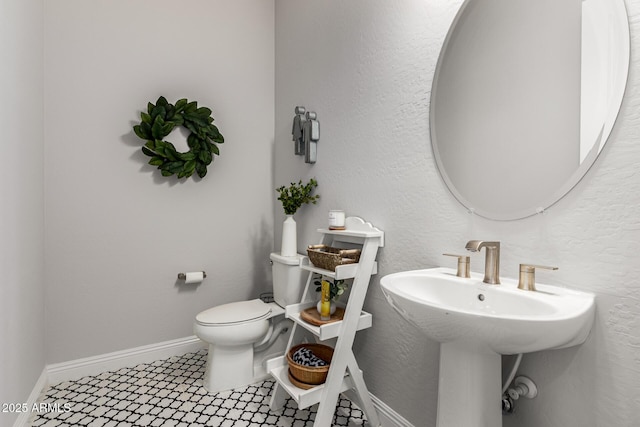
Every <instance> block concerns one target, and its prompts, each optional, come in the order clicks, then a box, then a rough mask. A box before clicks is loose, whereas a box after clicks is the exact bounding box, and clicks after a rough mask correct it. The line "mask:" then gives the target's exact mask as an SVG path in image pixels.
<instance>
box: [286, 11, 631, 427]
mask: <svg viewBox="0 0 640 427" xmlns="http://www.w3.org/2000/svg"><path fill="white" fill-rule="evenodd" d="M459 4H460V1H458V2H449V1H430V2H425V1H422V0H405V1H402V2H388V1H384V0H353V1H349V2H344V1H338V0H327V1H323V2H318V1H313V0H277V1H276V168H275V176H276V182H277V183H279V184H280V183H287V182H288V181H290V180H298V179H300V178H303V179H307V178H308V177H316V178H317V179H318V182H319V188H318V192H319V193H320V194H321V196H322V198H321V200H320V202H319V205H317V206H311V207H307V208H305V210H304V211H302V212H300V214H298V215H296V220H297V222H298V224H299V231H298V234H299V238H298V242H299V247H300V248H302V247H304V245H306V244H308V243H309V242H315V241H317V240H318V238H319V236H318V235H317V233H316V232H315V229H316V228H317V227H318V225H319V224H325V223H326V217H327V212H328V210H329V209H336V208H342V209H345V210H346V211H347V214H349V215H357V216H362V217H364V218H365V219H367V220H369V221H371V222H372V223H373V224H374V225H376V226H379V227H380V228H382V229H383V230H384V231H385V232H386V239H385V240H386V246H385V248H384V249H383V250H382V252H381V254H380V256H379V270H380V275H379V276H382V275H384V274H388V273H392V272H395V271H400V270H405V269H414V268H425V267H433V266H438V265H451V264H450V263H451V260H449V259H445V257H443V256H442V255H441V254H442V253H444V252H459V251H461V250H463V247H464V244H465V243H466V241H467V240H469V239H476V238H479V239H496V240H500V241H502V243H503V251H502V254H503V256H502V274H503V275H504V276H506V277H512V278H513V277H516V275H517V268H518V263H520V262H535V263H541V264H547V265H557V266H559V267H560V269H559V270H558V271H555V272H542V271H541V272H540V273H539V274H538V279H539V281H541V282H543V283H544V282H546V283H551V284H556V285H560V286H569V287H574V288H576V289H581V290H585V291H591V292H595V293H596V295H597V305H598V309H597V315H596V322H595V325H594V328H593V332H592V334H591V336H590V337H589V339H588V341H587V342H586V343H585V344H584V345H582V346H580V347H577V348H570V349H565V350H558V351H549V352H540V353H536V354H528V355H526V356H525V357H524V361H523V364H522V367H521V369H520V372H521V373H523V374H526V375H529V376H530V377H531V378H532V379H533V380H534V381H535V382H536V383H537V384H538V386H539V388H540V395H539V396H538V397H537V398H536V399H535V400H531V401H520V402H518V413H517V414H516V415H514V416H512V417H509V418H506V419H505V426H519V427H541V426H544V427H560V426H581V427H582V426H593V427H595V426H629V427H630V426H633V425H636V424H637V417H638V413H640V389H639V386H638V384H640V364H639V361H640V348H639V347H638V342H639V341H640V324H639V321H638V319H639V318H640V305H639V304H638V300H639V298H640V279H639V277H640V255H639V254H640V227H639V224H640V216H639V214H638V210H637V206H638V204H639V203H640V170H639V169H638V168H639V166H638V159H639V158H640V145H638V141H637V139H638V135H639V133H640V128H639V125H638V123H639V120H638V119H639V118H640V116H639V113H638V109H637V104H638V99H639V97H640V89H639V87H640V86H639V84H640V76H639V75H638V64H637V58H638V57H639V55H638V54H639V53H640V52H639V51H640V42H638V40H639V39H638V35H639V34H640V26H639V25H638V17H639V16H640V4H638V2H628V6H629V12H630V17H631V19H630V21H631V23H632V24H631V25H632V27H631V36H632V39H633V41H632V60H634V59H635V60H636V63H634V64H632V67H631V73H630V78H629V86H628V90H627V96H626V99H625V101H624V104H623V106H622V111H621V114H620V116H619V119H618V123H617V125H616V127H615V128H614V130H613V134H612V137H611V139H610V143H609V144H608V145H607V147H606V148H605V150H604V151H603V153H602V154H601V157H600V158H599V159H598V161H597V162H596V165H595V167H594V168H593V169H592V170H591V171H590V172H589V173H588V175H587V176H586V178H585V179H583V181H582V182H581V183H580V184H578V186H577V187H576V188H575V189H574V190H573V191H572V192H571V193H570V194H569V195H568V196H567V197H565V198H564V199H563V200H561V201H560V202H559V203H558V204H556V205H555V206H554V207H553V208H552V209H550V210H549V211H547V212H546V213H545V214H544V215H539V216H536V217H532V218H529V219H526V220H520V221H514V222H492V221H488V220H484V219H482V218H478V217H473V216H470V215H469V214H468V213H467V212H466V210H465V209H464V208H463V207H462V206H461V205H459V204H458V203H457V202H456V201H455V199H454V198H453V197H452V196H451V195H450V194H449V192H448V191H447V189H446V187H445V186H444V184H443V182H442V180H441V178H440V176H439V175H438V172H437V169H436V166H435V162H434V160H433V158H432V153H431V149H430V141H429V123H428V116H429V94H430V88H431V81H432V78H433V73H434V69H435V65H436V61H437V57H438V53H439V49H440V46H441V43H442V41H443V40H444V37H445V35H446V32H447V29H448V24H449V23H450V22H451V20H452V19H453V16H454V15H455V11H456V8H457V6H458V5H459ZM296 105H305V106H306V107H307V108H308V109H310V110H315V111H316V112H317V113H318V118H319V120H320V123H321V139H320V142H319V144H318V163H317V164H316V165H315V166H309V165H305V164H303V163H302V161H301V159H300V158H299V157H296V156H294V154H293V146H292V142H291V141H290V140H291V138H290V130H291V119H292V117H293V108H294V107H295V106H296ZM282 219H283V215H282V213H281V212H280V210H279V209H276V222H275V225H276V231H275V235H276V236H278V235H279V234H278V233H279V232H280V231H279V230H280V228H281V220H282ZM278 245H279V238H276V246H278ZM483 262H484V261H483V256H481V255H478V256H474V257H472V270H474V271H482V268H483ZM366 309H367V310H369V311H370V312H372V313H373V319H374V326H373V328H371V329H369V330H367V331H363V332H362V333H359V334H358V337H357V340H356V353H357V354H356V356H357V357H358V359H359V360H360V365H361V367H362V368H363V369H364V373H365V377H366V380H367V383H368V385H369V387H370V390H371V391H372V392H373V393H374V394H375V395H376V396H377V397H379V398H380V399H382V400H383V401H384V402H386V403H387V404H389V405H390V406H391V407H393V408H394V409H396V410H397V411H398V412H400V413H401V414H403V415H404V416H405V417H406V418H407V419H409V420H410V421H411V422H413V423H414V425H416V426H433V425H434V424H435V414H436V395H437V374H438V350H439V349H438V344H437V343H435V342H431V341H428V340H427V339H426V338H424V337H422V336H421V335H420V333H419V332H418V331H417V330H416V329H413V328H412V327H411V326H410V325H408V324H407V323H405V322H404V321H403V320H402V319H401V318H400V317H399V316H398V315H396V314H395V313H394V312H392V310H391V309H390V307H389V306H388V305H387V303H386V302H385V301H384V300H383V296H382V294H381V292H380V290H379V277H377V278H376V279H375V280H374V281H373V283H372V286H371V287H370V289H369V295H368V299H367V302H366ZM461 410H464V402H461Z"/></svg>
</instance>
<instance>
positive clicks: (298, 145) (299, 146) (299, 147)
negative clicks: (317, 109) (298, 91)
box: [291, 106, 307, 156]
mask: <svg viewBox="0 0 640 427" xmlns="http://www.w3.org/2000/svg"><path fill="white" fill-rule="evenodd" d="M306 112H307V109H306V108H304V107H303V106H297V107H296V109H295V113H296V115H295V116H294V117H293V128H292V129H291V135H292V136H293V143H294V151H295V153H296V155H298V156H304V148H305V147H304V139H303V137H302V133H303V128H304V122H305V121H306V117H305V113H306Z"/></svg>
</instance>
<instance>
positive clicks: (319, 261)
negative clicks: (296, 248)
mask: <svg viewBox="0 0 640 427" xmlns="http://www.w3.org/2000/svg"><path fill="white" fill-rule="evenodd" d="M307 255H309V260H310V261H311V263H312V264H313V265H315V266H316V267H319V268H324V269H325V270H330V271H335V270H336V267H337V266H339V265H344V264H354V263H357V262H358V261H359V260H360V249H339V248H332V247H331V246H327V245H309V247H308V248H307Z"/></svg>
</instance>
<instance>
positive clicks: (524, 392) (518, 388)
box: [507, 376, 538, 400]
mask: <svg viewBox="0 0 640 427" xmlns="http://www.w3.org/2000/svg"><path fill="white" fill-rule="evenodd" d="M507 393H508V394H509V397H510V398H511V399H513V400H518V399H520V397H526V398H527V399H533V398H534V397H536V396H537V395H538V387H536V385H535V383H534V382H533V381H531V379H530V378H528V377H525V376H519V377H516V379H515V380H513V387H510V388H509V389H508V390H507Z"/></svg>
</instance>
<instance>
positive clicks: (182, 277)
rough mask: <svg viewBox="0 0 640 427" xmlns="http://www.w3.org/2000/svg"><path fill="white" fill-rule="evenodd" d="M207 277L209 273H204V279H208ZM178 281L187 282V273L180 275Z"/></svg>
mask: <svg viewBox="0 0 640 427" xmlns="http://www.w3.org/2000/svg"><path fill="white" fill-rule="evenodd" d="M206 277H207V273H205V272H204V271H203V272H202V278H203V279H204V278H206ZM178 279H179V280H186V279H187V273H178Z"/></svg>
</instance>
